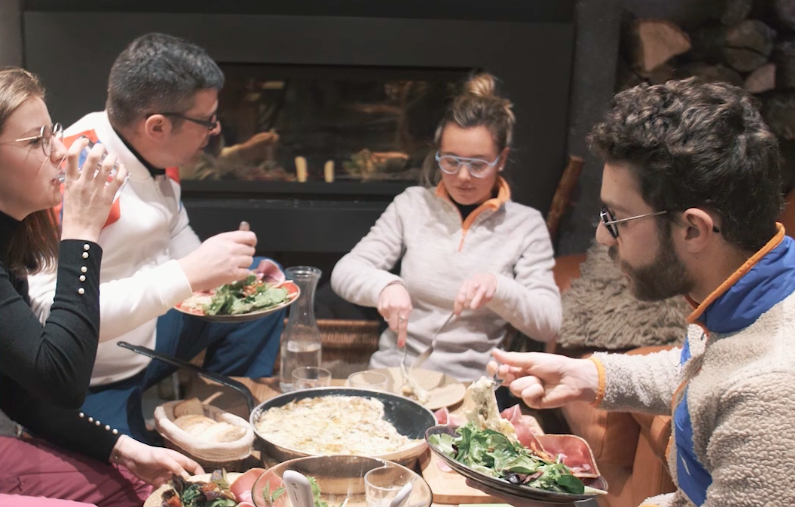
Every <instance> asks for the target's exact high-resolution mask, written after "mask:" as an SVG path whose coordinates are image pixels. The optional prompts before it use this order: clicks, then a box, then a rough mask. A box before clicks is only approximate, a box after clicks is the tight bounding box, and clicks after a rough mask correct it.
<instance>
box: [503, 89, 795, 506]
mask: <svg viewBox="0 0 795 507" xmlns="http://www.w3.org/2000/svg"><path fill="white" fill-rule="evenodd" d="M590 141H591V145H592V147H593V148H594V149H595V151H597V152H598V153H599V154H600V155H601V156H602V157H603V158H604V159H605V161H606V163H605V167H604V173H603V180H602V189H601V198H602V201H603V204H604V207H603V209H602V214H601V219H602V221H601V223H600V225H599V227H598V229H597V232H596V238H597V240H598V241H600V242H601V243H603V244H606V245H609V248H610V251H611V256H612V257H613V259H614V260H616V261H617V262H618V264H619V266H620V267H621V269H622V271H623V272H624V273H625V274H626V276H627V277H628V279H629V282H630V283H629V286H630V290H631V291H632V293H633V294H634V295H635V296H636V297H638V298H641V299H649V300H653V299H663V298H667V297H671V296H674V295H677V294H682V295H685V296H687V297H688V299H689V301H690V302H691V304H692V305H693V306H694V311H693V313H692V314H691V315H690V317H689V318H688V323H689V324H690V327H689V329H688V335H687V340H686V341H685V344H684V345H683V346H682V347H681V348H677V349H673V350H670V351H665V352H659V353H657V354H653V355H648V356H625V355H621V354H596V355H594V356H593V357H591V358H589V359H571V358H564V357H561V356H553V355H548V354H505V353H500V352H495V354H494V355H495V357H496V358H497V359H498V360H500V361H502V362H503V363H505V364H504V365H503V366H501V367H500V368H499V373H500V375H501V376H503V377H504V378H505V381H506V383H508V384H509V385H510V390H511V392H513V393H514V394H516V395H518V396H521V397H522V398H523V399H524V401H525V402H526V403H527V404H528V405H531V406H533V407H539V408H549V407H555V406H560V405H563V404H565V403H568V402H571V401H591V402H593V403H595V404H596V405H597V406H599V407H601V408H604V409H606V410H621V411H642V412H648V413H653V414H670V415H671V416H672V418H673V424H672V427H673V428H672V436H671V441H670V443H669V446H668V453H667V454H668V456H667V457H668V465H669V471H670V473H671V477H672V478H673V480H674V482H675V484H676V485H677V490H676V491H675V492H674V493H671V494H667V495H660V496H657V497H655V498H650V499H648V500H646V502H644V504H643V505H647V506H652V505H657V506H666V507H668V506H676V507H679V506H692V505H699V506H702V505H703V506H709V507H717V506H721V507H726V506H738V507H739V506H778V505H781V506H790V505H794V504H795V488H793V485H792V483H793V479H792V474H793V470H795V423H793V420H795V388H793V386H795V242H794V241H793V240H792V239H791V238H789V237H786V236H785V235H784V233H785V231H784V228H783V227H782V226H781V225H780V224H776V217H777V216H778V213H779V210H780V209H781V203H782V201H781V195H780V193H779V179H780V170H779V158H778V157H779V153H778V147H777V143H776V139H775V137H774V136H773V135H772V134H771V132H770V131H769V129H768V128H767V126H766V125H765V124H764V122H763V121H762V119H761V117H760V115H759V112H758V111H757V109H756V107H755V105H754V103H753V101H752V99H751V97H750V96H749V95H748V94H747V93H746V92H745V91H743V90H741V89H739V88H735V87H733V86H729V85H725V84H706V85H704V84H698V83H697V82H695V81H693V80H687V81H681V82H677V81H669V82H668V83H666V84H664V85H658V86H651V87H650V86H647V85H641V86H639V87H636V88H633V89H631V90H628V91H625V92H622V93H620V94H618V95H617V96H616V97H615V99H614V100H613V105H612V108H611V109H610V111H609V112H608V113H607V117H606V119H605V120H604V122H602V123H600V124H599V125H597V126H596V127H595V128H594V129H593V131H592V133H591V138H590ZM697 302H698V303H697ZM495 368H496V365H492V369H495Z"/></svg>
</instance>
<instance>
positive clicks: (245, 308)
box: [204, 275, 287, 315]
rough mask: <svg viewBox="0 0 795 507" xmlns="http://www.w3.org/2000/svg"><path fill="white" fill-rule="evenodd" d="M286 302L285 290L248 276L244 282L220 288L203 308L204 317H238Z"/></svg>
mask: <svg viewBox="0 0 795 507" xmlns="http://www.w3.org/2000/svg"><path fill="white" fill-rule="evenodd" d="M286 300H287V289H284V288H281V287H271V286H269V285H268V284H267V283H263V282H261V281H259V280H257V277H256V276H254V275H250V276H249V277H248V278H246V279H244V280H240V281H237V282H235V283H229V284H226V285H222V286H220V287H219V288H218V289H217V290H216V291H215V295H213V297H212V299H211V300H210V303H209V304H206V305H205V306H204V314H205V315H240V314H242V313H251V312H253V311H257V310H264V309H266V308H270V307H272V306H276V305H278V304H281V303H283V302H284V301H286Z"/></svg>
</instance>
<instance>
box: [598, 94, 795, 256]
mask: <svg viewBox="0 0 795 507" xmlns="http://www.w3.org/2000/svg"><path fill="white" fill-rule="evenodd" d="M588 143H589V145H590V147H591V150H592V151H593V152H594V153H595V154H597V155H598V156H600V157H601V158H602V159H604V160H605V161H607V162H608V163H610V162H612V163H615V162H624V163H628V165H629V166H630V167H631V170H632V171H633V172H634V174H635V175H636V176H637V178H638V181H639V183H640V191H641V196H642V197H643V199H644V200H645V201H646V202H647V203H649V204H650V205H651V206H652V207H653V208H654V209H655V211H662V210H668V211H684V210H686V209H688V208H702V209H706V210H711V211H713V212H714V213H716V214H717V215H718V216H719V217H720V219H721V228H720V231H721V234H723V236H724V238H725V239H726V241H727V242H729V243H731V244H733V245H735V246H737V247H739V248H741V249H743V250H747V251H757V250H759V249H760V248H762V246H764V245H765V244H766V243H767V242H768V241H769V240H770V238H772V237H773V236H774V235H775V234H776V225H775V222H776V218H777V217H778V215H779V213H780V212H781V209H782V207H783V199H782V195H781V190H780V184H781V169H780V159H779V150H778V142H777V140H776V137H775V136H774V135H773V134H772V133H771V131H770V129H769V128H768V127H767V125H766V124H765V122H764V121H763V120H762V117H761V115H760V113H759V110H758V107H757V104H756V101H755V99H754V98H753V97H752V96H751V95H750V94H749V93H748V92H746V91H745V90H742V89H741V88H737V87H736V86H731V85H728V84H724V83H709V84H703V83H700V82H699V81H697V80H696V79H694V78H691V79H687V80H683V81H668V82H667V83H665V84H661V85H656V86H649V85H647V84H641V85H639V86H636V87H635V88H632V89H629V90H626V91H624V92H621V93H619V94H617V95H616V96H615V97H614V98H613V101H612V103H611V107H610V109H609V110H608V112H607V114H606V115H605V119H604V121H603V122H601V123H599V124H597V125H596V126H594V128H593V129H592V130H591V133H590V135H589V136H588ZM671 215H672V213H668V214H666V215H663V216H662V217H661V218H663V219H666V218H667V219H671Z"/></svg>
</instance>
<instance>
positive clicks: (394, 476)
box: [364, 464, 411, 507]
mask: <svg viewBox="0 0 795 507" xmlns="http://www.w3.org/2000/svg"><path fill="white" fill-rule="evenodd" d="M408 482H411V474H410V473H409V472H408V471H407V470H405V469H403V468H400V467H396V466H394V465H389V464H387V465H386V466H384V467H381V468H374V469H372V470H370V471H369V472H367V473H366V474H365V476H364V495H365V499H366V500H367V507H389V504H390V503H391V502H392V499H394V498H395V496H396V495H397V494H398V492H399V491H400V490H401V488H403V486H405V485H406V483H408Z"/></svg>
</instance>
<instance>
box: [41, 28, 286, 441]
mask: <svg viewBox="0 0 795 507" xmlns="http://www.w3.org/2000/svg"><path fill="white" fill-rule="evenodd" d="M223 84H224V76H223V73H222V72H221V69H220V68H219V67H218V65H217V64H216V63H215V62H214V61H213V60H212V59H211V58H210V57H209V56H208V55H207V53H206V52H205V51H204V50H203V49H202V48H200V47H198V46H196V45H194V44H192V43H190V42H187V41H185V40H182V39H179V38H177V37H172V36H169V35H163V34H148V35H144V36H142V37H139V38H138V39H136V40H135V41H133V42H132V43H131V44H130V45H129V46H128V47H127V48H126V49H125V50H124V51H123V52H122V53H121V54H120V55H119V57H118V58H117V59H116V61H115V62H114V64H113V67H112V68H111V71H110V78H109V84H108V100H107V105H106V110H105V111H102V112H98V113H91V114H89V115H87V116H85V117H83V118H82V119H80V120H79V121H78V122H77V123H75V124H74V125H72V126H71V127H69V129H67V131H66V137H65V142H66V143H70V142H72V141H74V140H75V139H77V138H78V137H80V136H85V137H88V138H89V139H90V140H91V141H92V142H99V143H102V144H103V145H104V146H105V148H106V149H107V151H108V152H109V153H110V154H112V155H115V156H116V157H118V159H119V161H120V162H122V163H123V164H124V165H125V167H126V168H127V170H128V171H129V173H130V179H129V181H128V183H127V185H126V187H125V188H124V190H123V191H122V192H121V194H120V197H119V198H118V199H117V201H116V202H115V203H114V206H113V210H112V211H111V214H110V217H109V219H108V221H107V223H106V224H105V227H104V229H103V230H102V233H101V235H100V237H99V244H100V245H101V246H102V248H103V250H104V252H105V255H104V257H103V262H102V268H101V269H102V272H101V275H100V278H101V282H102V284H101V286H100V308H101V326H100V344H99V350H98V352H97V359H96V363H95V365H94V371H93V375H92V379H91V387H90V390H89V394H88V396H87V398H86V402H85V404H84V405H83V411H84V412H85V413H86V416H87V417H88V416H90V417H92V418H93V419H94V420H97V421H98V424H99V423H100V422H101V424H102V425H106V424H108V425H110V426H111V427H114V428H117V429H118V430H119V431H120V432H122V433H125V434H128V435H130V436H132V437H134V438H136V439H138V440H141V441H143V442H150V441H152V439H156V438H157V437H156V435H153V434H151V433H150V432H147V430H146V427H145V424H144V419H143V414H142V409H141V393H142V392H143V391H144V390H145V389H147V388H148V387H150V386H152V385H154V384H155V383H157V382H159V381H160V380H162V379H164V378H167V377H168V376H169V375H170V374H171V372H173V371H174V368H173V367H171V366H170V365H166V364H163V363H161V362H159V361H152V360H151V359H149V358H148V357H146V356H143V355H139V354H136V353H134V352H132V351H130V350H127V349H124V348H121V347H118V346H117V343H118V342H120V341H126V342H129V343H131V344H133V345H140V346H144V347H148V348H152V349H156V350H158V351H159V352H162V353H165V354H168V355H171V356H174V357H178V358H181V359H184V360H189V359H191V358H192V357H194V356H195V355H196V354H198V353H199V352H200V351H202V350H204V349H206V356H205V363H204V365H205V367H206V368H208V369H210V370H212V371H215V372H218V373H223V374H226V375H234V376H247V377H265V376H270V375H271V373H272V369H273V364H274V361H275V359H276V357H277V355H278V351H279V338H280V335H281V330H282V323H283V319H284V311H283V310H282V311H279V312H275V313H273V314H271V315H270V316H268V317H266V318H263V319H259V320H255V321H252V322H248V323H245V324H214V323H209V322H206V321H202V320H200V319H198V318H196V317H191V316H187V315H183V314H181V313H179V312H177V311H176V310H173V307H174V306H175V305H176V304H177V303H179V302H181V301H183V300H184V299H186V298H188V297H189V296H191V295H192V294H193V292H194V291H201V290H207V289H213V288H215V287H217V286H219V285H221V284H224V283H230V282H233V281H236V280H240V279H243V278H245V277H246V276H248V275H249V273H250V271H249V268H250V267H251V266H252V264H253V260H254V257H253V256H254V253H255V245H256V242H257V238H256V236H255V234H254V233H253V232H248V231H233V232H227V233H223V234H219V235H217V236H214V237H211V238H209V239H207V240H206V241H204V242H203V243H202V242H200V240H199V238H198V237H197V236H196V234H195V233H194V232H193V230H192V229H191V227H190V225H189V222H188V215H187V213H186V211H185V208H184V207H183V206H182V202H181V199H180V186H179V172H178V166H180V165H182V164H185V163H186V162H188V161H190V160H191V159H193V158H195V157H196V156H197V155H198V154H199V153H200V152H201V151H202V149H203V148H204V147H205V146H206V145H207V142H208V140H209V138H210V136H213V135H218V134H219V133H220V130H221V127H220V124H219V122H218V117H217V109H218V91H219V90H220V89H221V87H222V86H223ZM64 206H69V203H68V202H66V203H64ZM262 266H263V267H267V268H268V269H270V270H273V271H274V274H275V275H277V276H278V275H280V274H281V273H280V271H279V269H278V267H277V266H276V265H275V264H274V263H272V262H267V261H266V262H265V263H264V264H263V265H262ZM54 282H55V277H54V274H51V273H42V274H39V275H36V276H33V277H31V278H30V294H31V299H32V306H33V308H34V310H35V311H37V312H38V313H39V315H40V317H41V319H42V320H45V319H46V318H47V315H48V309H49V307H50V305H51V303H52V297H53V293H54V288H55V285H54Z"/></svg>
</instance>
